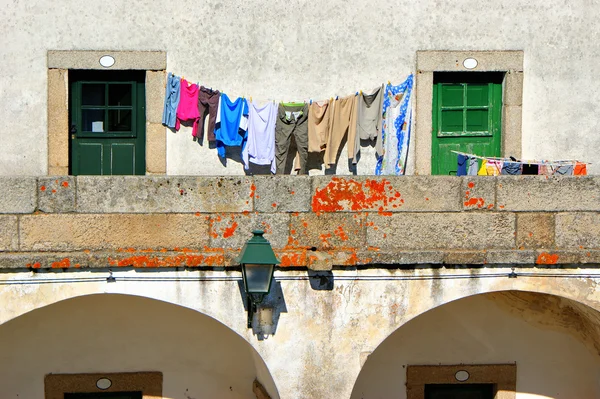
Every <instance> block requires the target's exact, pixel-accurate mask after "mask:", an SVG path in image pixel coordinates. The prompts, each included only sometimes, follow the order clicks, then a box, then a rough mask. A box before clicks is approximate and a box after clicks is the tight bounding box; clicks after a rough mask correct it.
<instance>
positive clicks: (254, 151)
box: [242, 101, 277, 173]
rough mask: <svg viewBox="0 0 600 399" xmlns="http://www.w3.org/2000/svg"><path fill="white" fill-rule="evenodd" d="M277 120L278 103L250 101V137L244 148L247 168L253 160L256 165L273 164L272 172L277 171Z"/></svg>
mask: <svg viewBox="0 0 600 399" xmlns="http://www.w3.org/2000/svg"><path fill="white" fill-rule="evenodd" d="M276 121H277V105H276V104H274V103H272V102H268V103H266V104H264V105H258V104H257V103H256V102H255V101H252V102H250V103H248V137H247V141H246V145H245V146H244V149H243V150H242V160H243V161H244V166H245V168H246V169H249V168H250V162H252V163H253V164H256V165H271V173H275V171H276V169H275V123H276Z"/></svg>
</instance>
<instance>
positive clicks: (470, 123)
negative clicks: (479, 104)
mask: <svg viewBox="0 0 600 399" xmlns="http://www.w3.org/2000/svg"><path fill="white" fill-rule="evenodd" d="M467 131H468V132H487V131H488V110H487V109H468V110H467Z"/></svg>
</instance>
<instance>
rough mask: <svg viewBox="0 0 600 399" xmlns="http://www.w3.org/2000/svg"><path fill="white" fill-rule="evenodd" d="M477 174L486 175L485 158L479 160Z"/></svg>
mask: <svg viewBox="0 0 600 399" xmlns="http://www.w3.org/2000/svg"><path fill="white" fill-rule="evenodd" d="M477 175H478V176H487V160H486V159H482V160H481V167H480V168H479V171H478V172H477Z"/></svg>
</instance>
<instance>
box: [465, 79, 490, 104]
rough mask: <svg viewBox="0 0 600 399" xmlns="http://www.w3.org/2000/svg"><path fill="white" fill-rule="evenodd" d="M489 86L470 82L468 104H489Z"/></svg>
mask: <svg viewBox="0 0 600 399" xmlns="http://www.w3.org/2000/svg"><path fill="white" fill-rule="evenodd" d="M488 93H489V88H488V85H477V84H470V85H468V86H467V106H470V107H481V106H484V107H486V106H488V103H489V99H488Z"/></svg>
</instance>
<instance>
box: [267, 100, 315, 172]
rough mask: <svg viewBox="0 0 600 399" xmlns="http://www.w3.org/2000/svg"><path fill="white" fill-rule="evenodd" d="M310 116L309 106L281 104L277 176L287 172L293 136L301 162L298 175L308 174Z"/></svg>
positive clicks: (276, 153)
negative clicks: (286, 167)
mask: <svg viewBox="0 0 600 399" xmlns="http://www.w3.org/2000/svg"><path fill="white" fill-rule="evenodd" d="M308 115H309V112H308V104H305V103H281V104H279V107H278V115H277V124H276V125H275V159H276V166H277V167H276V169H277V174H283V173H284V172H285V166H286V164H287V158H288V154H289V150H290V143H291V141H292V140H291V137H292V135H293V136H294V141H295V142H296V148H297V149H298V156H299V161H300V165H299V169H298V174H300V175H305V174H306V173H307V168H306V161H307V159H308Z"/></svg>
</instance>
